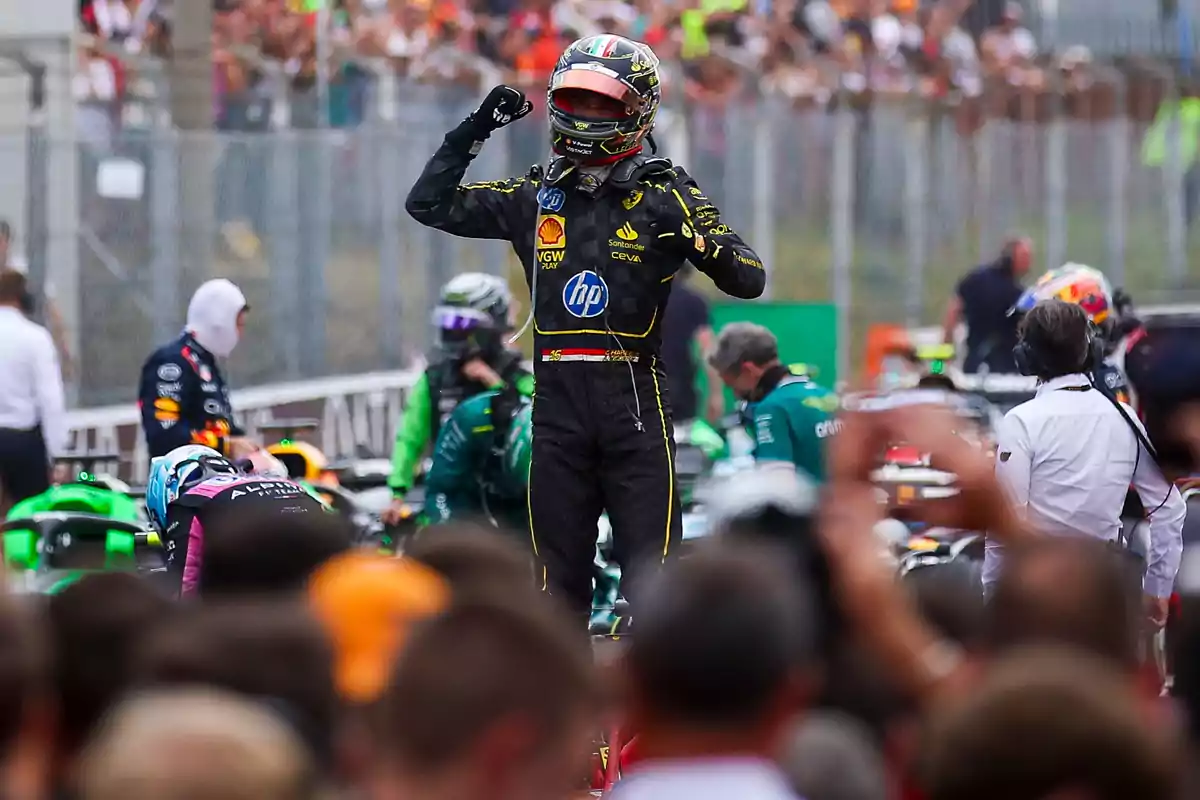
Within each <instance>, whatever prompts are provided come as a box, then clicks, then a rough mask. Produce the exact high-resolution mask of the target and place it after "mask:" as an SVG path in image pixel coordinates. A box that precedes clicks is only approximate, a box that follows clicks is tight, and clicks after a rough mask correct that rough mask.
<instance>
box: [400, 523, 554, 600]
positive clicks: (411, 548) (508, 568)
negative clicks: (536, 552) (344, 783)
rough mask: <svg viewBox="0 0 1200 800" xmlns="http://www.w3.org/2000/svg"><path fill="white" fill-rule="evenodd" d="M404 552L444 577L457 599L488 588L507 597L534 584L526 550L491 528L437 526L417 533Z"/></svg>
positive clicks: (408, 556)
mask: <svg viewBox="0 0 1200 800" xmlns="http://www.w3.org/2000/svg"><path fill="white" fill-rule="evenodd" d="M404 555H405V557H406V558H411V559H413V560H414V561H418V562H420V563H422V564H424V565H425V566H427V567H429V568H430V569H432V570H433V571H434V572H437V573H438V574H439V575H441V576H442V577H443V578H445V579H446V581H447V582H448V583H449V584H450V589H451V591H452V592H453V594H454V597H455V598H456V599H458V598H462V597H465V596H468V595H473V594H476V593H477V592H491V591H495V592H498V593H499V594H500V596H502V597H508V596H512V595H514V594H517V593H520V592H527V591H530V590H533V588H534V582H533V564H532V561H531V560H530V558H529V554H528V552H527V550H526V549H525V548H521V547H519V546H518V545H517V544H516V543H515V540H514V539H513V538H510V537H508V536H506V535H504V534H503V533H500V534H498V533H497V532H496V530H495V529H494V528H483V527H480V526H477V525H453V526H451V525H446V526H439V527H438V528H437V529H435V530H431V531H429V532H428V533H427V534H420V535H418V536H416V537H415V538H414V539H413V540H412V542H411V543H410V544H408V545H407V546H406V547H405V548H404Z"/></svg>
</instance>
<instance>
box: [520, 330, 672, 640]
mask: <svg viewBox="0 0 1200 800" xmlns="http://www.w3.org/2000/svg"><path fill="white" fill-rule="evenodd" d="M535 358H537V359H539V361H538V362H537V364H536V370H535V375H536V380H537V392H536V395H535V398H534V405H533V461H532V464H531V466H530V472H529V521H530V528H531V534H532V538H533V548H534V554H535V556H536V557H537V560H538V564H539V567H540V570H541V575H540V576H539V577H540V579H541V583H542V585H543V588H545V589H546V590H548V591H549V592H550V593H551V594H552V595H556V596H558V597H560V598H561V599H562V600H563V602H565V604H566V606H567V608H568V610H570V611H571V612H572V613H576V614H578V615H580V616H582V617H585V618H586V616H587V614H588V612H589V611H590V610H591V600H592V588H593V587H592V578H593V569H592V561H593V559H594V558H595V549H596V538H597V522H598V520H599V517H600V514H601V512H602V511H607V512H608V517H609V521H610V522H611V524H612V555H613V560H614V561H615V562H616V563H617V564H618V565H619V566H620V567H621V574H622V578H621V588H622V593H623V594H624V595H625V596H626V597H629V598H630V599H631V601H633V602H634V603H635V604H636V600H634V599H633V594H634V593H636V582H637V580H638V575H639V574H644V572H645V570H647V569H654V568H656V567H657V566H659V565H661V564H662V563H663V562H664V561H665V560H666V559H667V558H668V557H670V556H672V555H673V554H674V551H675V550H676V549H677V548H676V545H677V544H678V543H679V541H680V539H681V538H682V531H683V527H682V524H681V521H680V505H679V489H678V485H677V483H676V480H675V440H674V434H673V430H672V427H671V411H670V405H669V402H668V399H667V396H666V381H665V377H664V374H663V372H662V371H661V369H659V368H656V365H654V364H650V365H644V364H629V363H626V362H599V363H596V362H578V361H576V362H569V361H557V362H554V361H551V362H546V361H541V360H540V359H541V358H542V353H541V352H538V353H535ZM631 366H632V368H633V369H632V374H631V370H630V367H631Z"/></svg>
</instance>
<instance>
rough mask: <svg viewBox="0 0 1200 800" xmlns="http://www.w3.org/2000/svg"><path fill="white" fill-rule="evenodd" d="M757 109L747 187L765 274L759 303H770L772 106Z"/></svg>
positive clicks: (774, 204)
mask: <svg viewBox="0 0 1200 800" xmlns="http://www.w3.org/2000/svg"><path fill="white" fill-rule="evenodd" d="M758 102H759V104H760V106H766V108H765V109H763V113H760V114H758V115H757V116H758V124H757V125H755V126H754V148H753V150H752V158H753V159H754V161H753V169H754V177H753V179H752V180H751V185H752V186H753V187H754V190H753V191H754V197H753V199H752V204H753V209H754V211H753V214H754V240H753V241H754V246H755V247H758V248H761V249H760V250H758V251H757V252H758V255H759V257H760V258H761V259H762V260H763V269H764V270H765V271H766V273H767V285H766V288H765V289H764V290H763V294H762V297H763V300H770V299H771V283H772V280H771V279H772V276H773V273H774V269H775V267H774V264H775V252H774V251H775V210H776V208H777V207H778V205H779V201H778V198H777V197H776V195H775V165H776V161H775V121H776V118H777V117H776V114H775V113H774V112H775V106H774V104H773V103H771V102H770V99H769V98H764V97H760V98H759V101H758Z"/></svg>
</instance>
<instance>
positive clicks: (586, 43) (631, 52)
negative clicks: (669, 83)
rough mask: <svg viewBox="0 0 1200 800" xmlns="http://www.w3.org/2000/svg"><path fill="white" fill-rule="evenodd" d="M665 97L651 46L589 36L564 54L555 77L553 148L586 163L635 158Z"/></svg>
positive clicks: (549, 102)
mask: <svg viewBox="0 0 1200 800" xmlns="http://www.w3.org/2000/svg"><path fill="white" fill-rule="evenodd" d="M661 95H662V87H661V85H660V77H659V74H658V56H656V55H654V51H653V50H651V49H650V47H649V46H648V45H645V44H642V43H640V42H635V41H633V40H631V39H626V38H625V37H623V36H614V35H612V34H599V35H597V36H585V37H584V38H582V39H579V40H577V41H575V42H573V43H572V44H571V45H570V46H569V47H567V49H566V50H565V51H563V54H562V56H560V57H559V59H558V64H557V65H555V67H554V71H553V72H552V73H551V74H550V82H549V85H548V86H547V89H546V108H547V110H548V113H549V117H550V144H551V147H552V148H553V149H554V152H555V153H557V154H559V155H561V156H567V157H568V158H570V159H572V160H574V161H578V162H580V163H585V164H605V163H610V162H612V161H616V160H618V159H620V158H622V157H624V156H627V155H632V154H633V153H635V152H637V151H638V150H639V149H640V148H641V146H642V142H643V141H644V140H645V138H646V136H648V135H649V133H650V131H651V129H653V127H654V116H655V114H657V113H658V104H659V100H660V99H661Z"/></svg>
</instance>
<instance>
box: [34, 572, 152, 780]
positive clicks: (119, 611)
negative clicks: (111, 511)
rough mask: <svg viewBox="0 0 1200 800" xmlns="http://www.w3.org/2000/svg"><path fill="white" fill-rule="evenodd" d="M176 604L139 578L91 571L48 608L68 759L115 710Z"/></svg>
mask: <svg viewBox="0 0 1200 800" xmlns="http://www.w3.org/2000/svg"><path fill="white" fill-rule="evenodd" d="M174 610H175V608H174V604H173V603H171V601H170V600H168V599H167V598H166V597H164V596H163V595H162V594H161V593H160V592H159V591H158V590H157V589H156V588H155V587H154V586H152V585H151V584H150V583H148V582H146V581H144V580H142V579H141V578H139V577H138V576H136V575H133V574H131V573H126V572H108V573H96V574H93V575H87V576H85V577H83V578H82V579H80V580H78V581H76V582H75V583H73V584H71V585H70V586H68V587H67V588H66V589H65V590H63V591H62V592H59V593H58V594H56V595H51V596H50V598H49V601H48V606H47V616H48V618H49V622H50V634H51V638H52V645H53V646H52V653H53V659H54V669H53V671H52V674H53V676H54V682H55V689H56V691H57V695H58V699H59V709H58V712H59V731H58V735H59V741H58V748H59V758H60V759H61V760H62V761H63V762H69V761H70V760H71V759H72V758H73V757H74V755H75V753H76V752H77V751H78V749H79V748H81V747H82V746H83V744H84V743H85V742H86V741H87V740H88V738H89V737H90V736H91V735H92V731H93V729H94V728H95V727H96V725H97V724H98V723H99V722H100V719H101V718H102V717H103V716H104V715H105V714H106V713H107V712H108V710H109V708H110V707H111V706H112V705H113V704H114V703H115V702H116V701H117V700H118V699H119V698H120V697H121V695H122V694H123V693H124V692H125V690H126V689H127V688H128V687H129V686H130V685H131V684H132V683H133V681H134V670H135V667H136V658H137V654H138V652H139V649H140V647H141V645H142V642H143V640H144V639H146V638H147V637H148V636H149V635H150V633H151V631H152V629H154V628H155V626H156V625H158V624H161V623H163V622H166V621H169V620H170V617H171V615H172V612H173V611H174Z"/></svg>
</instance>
